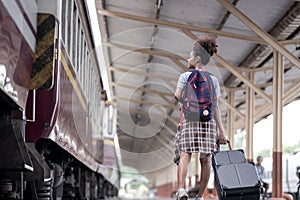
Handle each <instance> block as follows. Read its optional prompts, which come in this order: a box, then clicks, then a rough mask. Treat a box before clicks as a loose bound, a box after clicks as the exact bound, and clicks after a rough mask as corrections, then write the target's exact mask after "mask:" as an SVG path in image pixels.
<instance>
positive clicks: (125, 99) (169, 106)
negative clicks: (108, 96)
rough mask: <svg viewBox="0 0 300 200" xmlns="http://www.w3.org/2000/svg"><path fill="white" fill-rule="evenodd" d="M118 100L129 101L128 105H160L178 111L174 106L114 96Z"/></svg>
mask: <svg viewBox="0 0 300 200" xmlns="http://www.w3.org/2000/svg"><path fill="white" fill-rule="evenodd" d="M114 98H115V99H116V100H123V101H127V102H128V103H134V104H146V105H157V104H158V105H160V106H162V107H164V108H168V109H177V106H175V105H174V104H161V103H157V102H149V101H144V100H138V99H129V98H128V97H121V96H114Z"/></svg>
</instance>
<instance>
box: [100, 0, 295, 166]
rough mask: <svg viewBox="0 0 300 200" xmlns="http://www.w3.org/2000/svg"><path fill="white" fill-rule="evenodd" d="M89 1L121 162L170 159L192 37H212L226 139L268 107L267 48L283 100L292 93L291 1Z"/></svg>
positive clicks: (156, 162) (212, 66) (270, 76)
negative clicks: (179, 85) (277, 66)
mask: <svg viewBox="0 0 300 200" xmlns="http://www.w3.org/2000/svg"><path fill="white" fill-rule="evenodd" d="M95 1H96V9H97V12H98V21H99V24H100V31H101V35H102V45H103V46H102V48H103V51H104V58H105V63H106V65H107V70H108V75H109V83H110V89H111V93H112V103H113V104H114V105H116V106H117V109H118V139H119V144H120V149H121V156H122V162H123V164H125V165H128V166H132V167H135V168H137V169H138V170H140V171H141V172H153V171H155V170H158V169H162V168H164V167H167V166H169V165H171V163H172V160H173V139H174V136H175V133H176V130H177V125H178V122H179V106H178V105H177V103H176V101H175V99H174V97H173V94H174V91H175V88H176V82H177V79H178V76H179V74H180V73H182V72H184V71H186V70H187V67H186V66H187V62H186V58H187V57H188V56H189V53H190V51H191V48H192V45H193V43H194V41H195V39H196V38H197V37H201V36H204V35H208V34H210V35H217V36H218V38H217V41H218V46H219V47H218V54H217V55H215V56H214V58H213V60H212V61H211V62H210V63H209V64H208V66H206V70H207V71H209V72H211V73H213V74H214V75H215V76H216V77H217V78H218V80H219V82H220V85H221V92H222V96H221V98H220V107H221V113H222V120H223V122H224V126H225V128H226V133H227V135H228V137H229V138H230V139H231V140H233V134H234V133H235V132H236V130H237V129H241V128H242V129H243V128H247V127H248V128H249V127H250V128H251V127H252V126H251V124H253V123H255V122H257V121H259V120H261V119H262V118H264V117H266V116H268V115H269V114H271V113H272V112H273V109H272V108H273V107H272V105H274V104H272V103H273V102H274V101H273V98H274V97H273V80H274V78H273V63H274V62H273V60H274V59H273V54H274V49H275V52H279V53H280V55H284V59H283V66H284V70H283V73H284V74H283V76H284V84H283V85H282V87H283V90H284V92H283V93H284V96H283V105H285V104H288V103H289V102H291V101H293V100H295V99H296V98H298V97H299V94H300V83H299V80H300V70H299V67H300V64H299V61H298V57H299V56H300V52H299V49H300V39H299V24H300V3H299V2H298V1H292V0H290V1H286V0H263V1H261V0H247V1H242V0H231V1H226V0H185V1H182V0H121V1H120V0H95ZM229 10H230V12H229ZM275 80H277V78H276V79H275ZM251 94H252V96H253V98H252V97H251ZM249 109H250V110H252V111H253V112H250V113H249V112H247V110H249ZM249 118H251V120H249ZM249 123H250V124H249Z"/></svg>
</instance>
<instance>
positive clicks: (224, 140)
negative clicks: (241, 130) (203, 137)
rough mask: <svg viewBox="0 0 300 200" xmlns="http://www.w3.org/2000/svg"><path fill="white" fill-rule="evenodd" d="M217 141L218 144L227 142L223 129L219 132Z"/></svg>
mask: <svg viewBox="0 0 300 200" xmlns="http://www.w3.org/2000/svg"><path fill="white" fill-rule="evenodd" d="M218 141H219V143H220V144H227V139H226V136H225V134H224V132H223V131H221V132H219V138H218Z"/></svg>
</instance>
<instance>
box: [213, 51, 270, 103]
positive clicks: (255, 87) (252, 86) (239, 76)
mask: <svg viewBox="0 0 300 200" xmlns="http://www.w3.org/2000/svg"><path fill="white" fill-rule="evenodd" d="M213 58H214V59H216V60H217V61H218V62H219V63H221V64H222V65H223V66H224V67H225V68H226V69H227V70H228V71H230V72H231V73H232V74H233V75H235V76H236V77H237V78H239V79H240V80H241V81H243V82H244V83H245V84H247V85H248V86H249V87H251V88H252V89H253V90H254V91H255V92H257V93H258V94H259V95H261V96H262V97H263V98H264V99H265V100H266V101H267V102H268V103H272V99H271V98H270V97H269V96H268V95H267V94H266V93H265V92H263V91H262V90H261V89H260V88H258V87H257V86H256V85H255V84H254V83H252V82H251V81H250V80H249V79H248V78H246V77H245V76H243V75H242V74H240V73H239V72H238V71H236V70H235V69H234V68H233V67H232V66H231V65H230V64H229V63H228V62H227V61H226V60H225V59H224V58H222V57H221V56H220V55H218V54H215V55H214V57H213Z"/></svg>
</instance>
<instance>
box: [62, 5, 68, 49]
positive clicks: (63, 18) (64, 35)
mask: <svg viewBox="0 0 300 200" xmlns="http://www.w3.org/2000/svg"><path fill="white" fill-rule="evenodd" d="M66 15H67V1H62V18H61V24H62V26H61V33H62V39H63V41H64V43H66V35H67V34H66V30H67V28H66V24H67V23H66V17H67V16H66Z"/></svg>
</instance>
